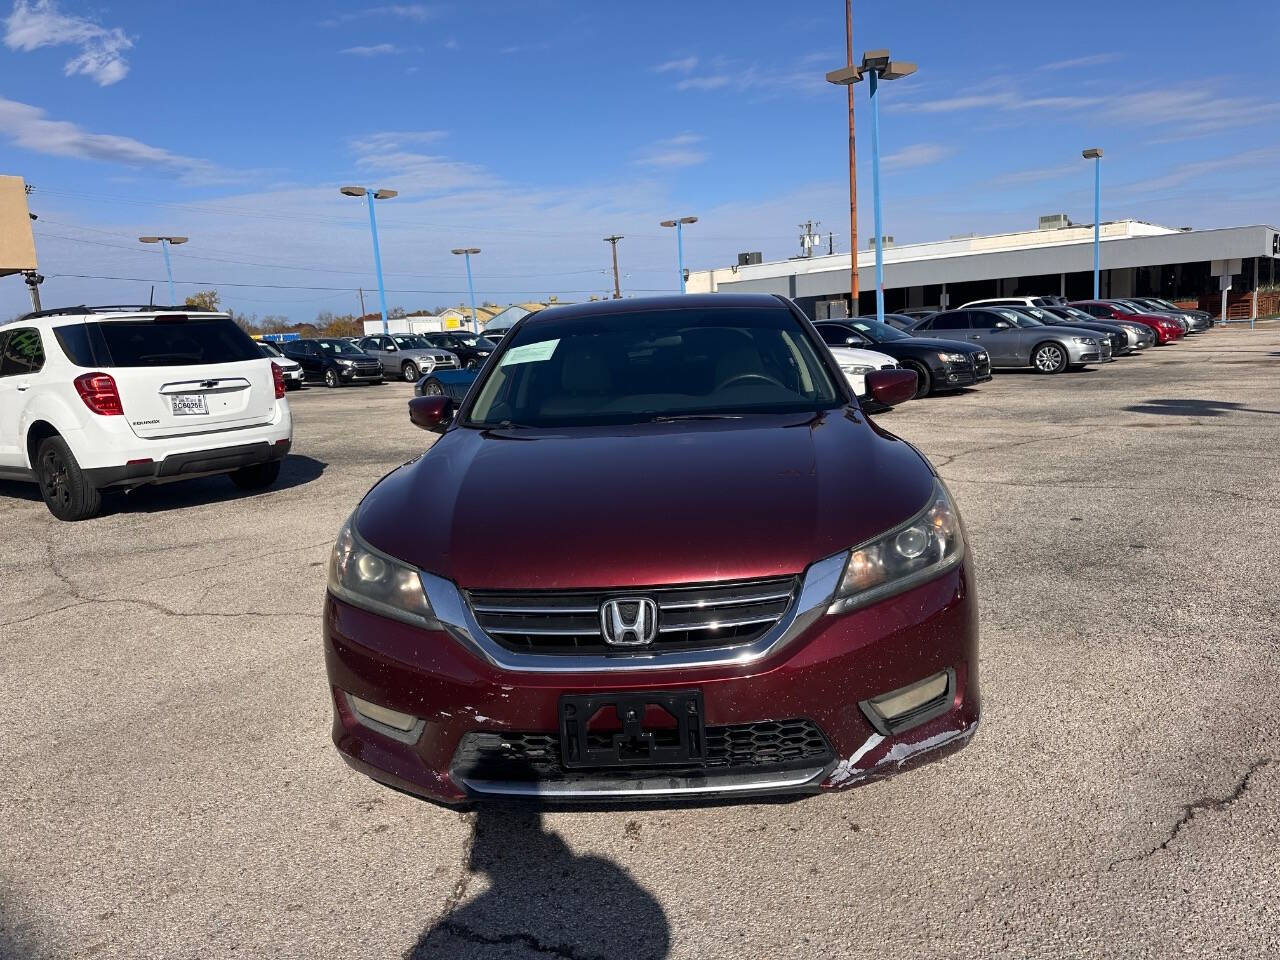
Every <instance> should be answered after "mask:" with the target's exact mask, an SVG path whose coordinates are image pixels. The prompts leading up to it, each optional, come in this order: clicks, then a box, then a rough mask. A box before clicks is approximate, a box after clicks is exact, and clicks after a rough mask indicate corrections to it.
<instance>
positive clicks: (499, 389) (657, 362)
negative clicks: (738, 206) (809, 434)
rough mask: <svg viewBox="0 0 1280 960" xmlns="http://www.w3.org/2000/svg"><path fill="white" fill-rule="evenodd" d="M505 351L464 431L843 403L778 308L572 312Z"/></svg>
mask: <svg viewBox="0 0 1280 960" xmlns="http://www.w3.org/2000/svg"><path fill="white" fill-rule="evenodd" d="M507 344H508V345H507V347H506V349H505V350H504V351H503V353H502V354H501V356H500V358H499V362H498V365H497V366H496V367H493V368H492V370H491V372H490V374H489V375H488V377H487V378H486V379H485V381H484V383H483V384H482V385H481V386H480V390H479V393H478V394H477V395H476V401H475V403H474V405H473V407H472V409H471V411H470V416H469V418H468V420H467V421H466V425H467V426H481V427H496V426H505V425H520V426H555V427H565V426H586V425H591V424H617V423H641V422H646V421H654V420H666V419H681V418H688V419H697V418H699V417H715V416H733V415H740V414H748V413H794V412H802V411H817V410H825V409H831V408H834V407H837V406H840V405H841V404H843V403H844V399H843V396H842V394H841V392H840V391H839V390H838V389H837V387H836V385H835V383H834V382H833V380H832V378H831V377H830V375H829V374H828V372H827V368H826V366H825V364H824V363H823V362H822V361H821V359H820V358H819V356H818V354H817V353H816V351H815V350H814V346H813V344H812V342H811V341H810V339H809V337H808V336H806V335H805V332H804V330H803V329H802V328H801V326H800V324H799V322H798V321H797V320H796V318H795V317H794V316H793V315H792V314H791V313H790V312H789V311H785V310H728V309H707V310H696V311H691V310H678V311H677V310H671V311H661V310H659V311H636V312H633V313H619V314H610V315H605V316H598V317H577V318H573V319H566V320H556V321H549V322H542V323H533V324H530V325H529V326H526V327H523V328H522V329H521V330H520V332H519V333H518V334H516V335H514V336H513V337H512V338H511V339H510V340H509V341H507Z"/></svg>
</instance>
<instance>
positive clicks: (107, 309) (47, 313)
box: [12, 303, 219, 323]
mask: <svg viewBox="0 0 1280 960" xmlns="http://www.w3.org/2000/svg"><path fill="white" fill-rule="evenodd" d="M173 311H177V312H179V313H218V312H219V311H217V310H201V309H199V308H198V307H191V306H188V305H186V304H183V305H182V306H180V307H178V306H168V307H166V306H161V305H160V304H154V303H141V304H139V303H108V304H100V305H98V306H94V307H90V306H87V305H85V304H83V303H82V304H80V305H79V306H78V307H55V308H54V309H52V310H36V311H33V312H32V313H24V314H23V315H22V316H20V317H18V318H17V319H16V320H14V321H12V322H14V323H18V322H20V321H22V320H35V319H37V318H39V317H63V316H67V315H69V314H76V313H171V312H173Z"/></svg>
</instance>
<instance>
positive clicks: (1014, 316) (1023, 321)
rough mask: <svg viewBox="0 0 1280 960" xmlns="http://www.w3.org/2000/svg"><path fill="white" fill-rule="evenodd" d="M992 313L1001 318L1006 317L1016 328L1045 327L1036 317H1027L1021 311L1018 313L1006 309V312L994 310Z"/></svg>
mask: <svg viewBox="0 0 1280 960" xmlns="http://www.w3.org/2000/svg"><path fill="white" fill-rule="evenodd" d="M992 312H993V313H998V314H999V315H1000V316H1002V317H1004V318H1005V319H1006V320H1008V321H1009V322H1010V323H1012V324H1014V326H1018V327H1042V326H1044V324H1042V323H1041V322H1040V321H1039V320H1037V319H1036V318H1035V317H1030V316H1027V314H1025V313H1021V312H1019V311H1017V310H1008V309H1005V310H993V311H992Z"/></svg>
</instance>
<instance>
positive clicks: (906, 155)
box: [880, 143, 955, 170]
mask: <svg viewBox="0 0 1280 960" xmlns="http://www.w3.org/2000/svg"><path fill="white" fill-rule="evenodd" d="M953 153H955V148H953V147H948V146H946V145H944V144H941V143H916V144H912V145H911V146H909V147H903V148H902V149H901V150H898V151H896V152H895V153H888V154H885V156H884V158H883V159H882V160H881V161H880V162H881V165H882V166H883V167H884V169H885V170H910V169H912V168H914V167H927V166H929V165H930V164H934V163H937V162H938V161H940V160H944V159H946V158H947V157H949V156H951V154H953Z"/></svg>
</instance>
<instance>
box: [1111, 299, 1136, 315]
mask: <svg viewBox="0 0 1280 960" xmlns="http://www.w3.org/2000/svg"><path fill="white" fill-rule="evenodd" d="M1108 306H1110V307H1114V308H1115V309H1116V310H1119V311H1120V312H1121V313H1137V312H1138V308H1137V307H1131V306H1129V304H1127V303H1120V302H1119V301H1116V300H1112V301H1110V302H1109V303H1108Z"/></svg>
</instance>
